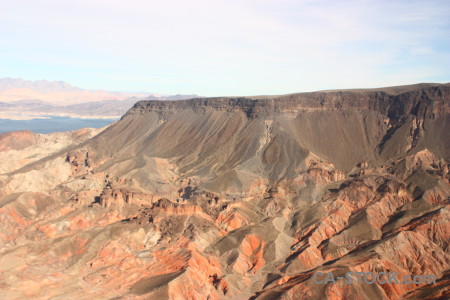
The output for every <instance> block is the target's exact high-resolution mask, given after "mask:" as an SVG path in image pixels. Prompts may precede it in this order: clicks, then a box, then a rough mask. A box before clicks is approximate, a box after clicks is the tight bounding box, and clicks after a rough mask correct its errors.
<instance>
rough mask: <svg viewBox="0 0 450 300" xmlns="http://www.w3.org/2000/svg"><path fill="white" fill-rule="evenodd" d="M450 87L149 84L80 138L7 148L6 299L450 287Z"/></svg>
mask: <svg viewBox="0 0 450 300" xmlns="http://www.w3.org/2000/svg"><path fill="white" fill-rule="evenodd" d="M449 99H450V90H449V87H448V86H447V85H434V86H433V85H424V86H422V85H419V86H411V87H397V88H390V89H384V90H383V89H381V90H369V91H364V90H358V91H328V92H320V93H306V94H293V95H287V96H280V97H246V98H205V99H192V100H188V101H166V102H161V101H141V102H138V103H136V105H135V106H134V107H133V108H132V109H130V110H129V112H128V113H127V114H126V115H125V116H124V117H123V118H122V119H121V121H119V122H117V123H116V124H113V125H112V126H110V127H109V128H108V129H106V130H105V131H103V132H101V133H99V134H98V135H96V136H94V137H93V138H91V139H87V138H84V137H86V136H89V133H82V132H81V133H79V134H80V135H78V134H76V133H71V134H70V136H71V137H70V138H68V140H71V141H74V139H78V138H79V139H80V143H73V142H71V143H69V142H68V140H67V143H62V144H64V145H65V146H64V147H59V148H57V149H56V148H48V146H49V143H50V142H51V141H53V140H52V139H53V137H50V136H41V137H40V138H39V139H42V138H44V139H45V138H47V139H48V140H47V142H43V143H41V142H39V141H38V142H37V143H36V144H34V145H31V146H29V147H27V148H24V149H22V150H6V151H3V152H0V156H1V155H5V156H3V157H8V159H5V160H4V161H5V162H7V165H5V166H0V167H1V168H3V169H4V170H7V171H4V172H3V174H2V175H1V176H0V196H1V198H0V222H1V224H2V225H3V226H2V228H1V230H0V270H1V272H0V274H1V275H0V293H1V295H2V299H3V298H4V299H18V298H33V299H49V298H55V299H56V298H70V299H86V298H93V299H114V298H123V299H391V300H393V299H420V298H424V297H425V298H433V297H434V298H436V299H438V298H439V297H441V298H445V297H447V296H448V294H449V284H448V283H449V270H450V264H449V262H450V247H449V240H450V227H449V224H450V222H449V221H450V213H449V209H450V208H449V204H450V200H449V199H450V198H449V196H450V174H449V167H450V165H449V152H448V149H450V147H449V146H450V145H449V144H448V143H449V140H448V138H447V136H448V134H447V132H448V130H450V127H449V126H450V124H449V121H448V120H449V119H448V116H449V103H450V102H449ZM59 138H60V139H61V138H62V137H61V136H60V137H59ZM67 146H70V147H68V148H66V147H67ZM39 147H42V148H39ZM33 149H34V150H33ZM39 149H42V151H44V152H45V151H47V149H53V150H51V151H49V152H48V153H49V155H43V154H39V153H40V152H39ZM11 151H15V152H14V153H15V154H14V155H16V156H15V157H17V159H16V160H14V159H11V157H14V156H12V152H11ZM22 151H23V152H22ZM30 151H31V152H30ZM32 151H34V152H32ZM5 153H6V154H7V153H9V154H8V155H9V156H6V154H5ZM30 153H32V155H36V158H35V159H34V158H29V155H30ZM317 272H322V274H326V273H327V272H332V273H333V274H334V276H335V277H337V276H345V274H346V273H347V272H374V273H376V274H378V273H380V272H397V274H398V275H397V277H398V278H401V277H403V276H405V275H412V276H414V275H434V276H435V279H436V283H427V282H420V283H417V284H410V285H407V284H394V283H388V284H379V283H374V284H371V285H369V284H366V283H365V282H358V281H355V282H353V284H347V283H346V282H345V281H344V280H340V281H339V280H338V281H336V282H335V283H332V282H325V283H323V284H318V283H316V282H315V281H314V275H315V274H317Z"/></svg>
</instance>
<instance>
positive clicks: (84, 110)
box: [0, 78, 198, 119]
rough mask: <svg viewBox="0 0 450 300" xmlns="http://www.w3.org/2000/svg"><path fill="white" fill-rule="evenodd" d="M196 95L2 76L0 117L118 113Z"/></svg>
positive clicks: (107, 114)
mask: <svg viewBox="0 0 450 300" xmlns="http://www.w3.org/2000/svg"><path fill="white" fill-rule="evenodd" d="M196 97H198V96H197V95H159V94H152V93H146V92H136V93H132V92H111V91H104V90H87V89H82V88H78V87H74V86H72V85H70V84H68V83H66V82H64V81H47V80H37V81H29V80H24V79H20V78H19V79H14V78H0V118H6V119H23V118H30V117H33V116H36V115H48V114H50V115H73V116H83V117H118V116H121V115H123V114H124V113H125V112H126V111H127V110H128V109H129V108H130V107H131V106H132V105H133V104H134V103H136V102H137V101H139V100H182V99H189V98H196Z"/></svg>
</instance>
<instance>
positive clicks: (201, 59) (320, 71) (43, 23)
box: [0, 0, 450, 96]
mask: <svg viewBox="0 0 450 300" xmlns="http://www.w3.org/2000/svg"><path fill="white" fill-rule="evenodd" d="M0 3H1V5H0V7H1V9H0V77H12V78H23V79H28V80H40V79H46V80H63V81H66V82H68V83H70V84H72V85H74V86H78V87H82V88H89V89H106V90H113V91H147V92H154V93H161V94H177V93H181V94H193V93H194V94H198V95H202V96H237V95H242V96H244V95H263V94H287V93H294V92H307V91H316V90H325V89H344V88H370V87H382V86H393V85H402V84H412V83H419V82H440V83H444V82H450V17H449V16H450V1H448V0H441V1H435V0H427V1H415V0H407V1H395V0H390V1H385V0H375V1H365V0H357V1H346V0H343V1H341V0H339V1H336V0H332V1H321V0H315V1H313V0H240V1H237V0H189V1H175V0H161V1H154V0H147V1H140V0H127V1H111V0H77V1H71V0H64V1H61V0H40V1H36V0H0Z"/></svg>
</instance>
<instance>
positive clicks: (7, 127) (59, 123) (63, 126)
mask: <svg viewBox="0 0 450 300" xmlns="http://www.w3.org/2000/svg"><path fill="white" fill-rule="evenodd" d="M114 121H117V119H78V118H69V117H56V116H48V119H31V120H9V119H0V133H4V132H9V131H19V130H31V131H32V132H35V133H52V132H61V131H69V130H75V129H80V128H84V127H93V128H100V127H103V126H106V125H108V124H111V123H112V122H114Z"/></svg>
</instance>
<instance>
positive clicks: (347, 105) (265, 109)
mask: <svg viewBox="0 0 450 300" xmlns="http://www.w3.org/2000/svg"><path fill="white" fill-rule="evenodd" d="M449 100H450V86H447V85H436V86H427V87H425V88H419V89H414V90H409V91H406V92H404V93H400V94H395V93H390V92H389V89H386V90H367V91H364V90H356V91H345V90H343V91H329V92H326V91H325V92H312V93H299V94H290V95H283V96H261V97H214V98H194V99H190V100H178V101H167V100H166V101H164V100H163V101H155V100H151V101H139V102H137V103H136V104H135V105H134V106H133V107H132V108H131V109H130V110H129V111H128V112H127V114H126V115H135V114H143V113H147V112H158V113H161V114H163V115H164V114H170V113H171V112H173V111H180V110H191V111H195V112H207V111H215V110H216V111H217V110H220V111H227V112H236V111H243V112H245V113H246V115H247V116H248V117H249V118H255V117H258V116H264V115H270V114H274V113H300V112H304V111H311V110H328V111H345V110H357V111H367V110H371V111H377V112H379V113H381V114H384V115H386V116H388V117H390V118H394V119H396V118H399V117H401V116H402V115H405V114H410V113H411V114H414V115H417V116H419V115H420V116H422V117H426V118H435V117H438V116H441V115H442V114H444V113H449V112H450V101H449Z"/></svg>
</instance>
